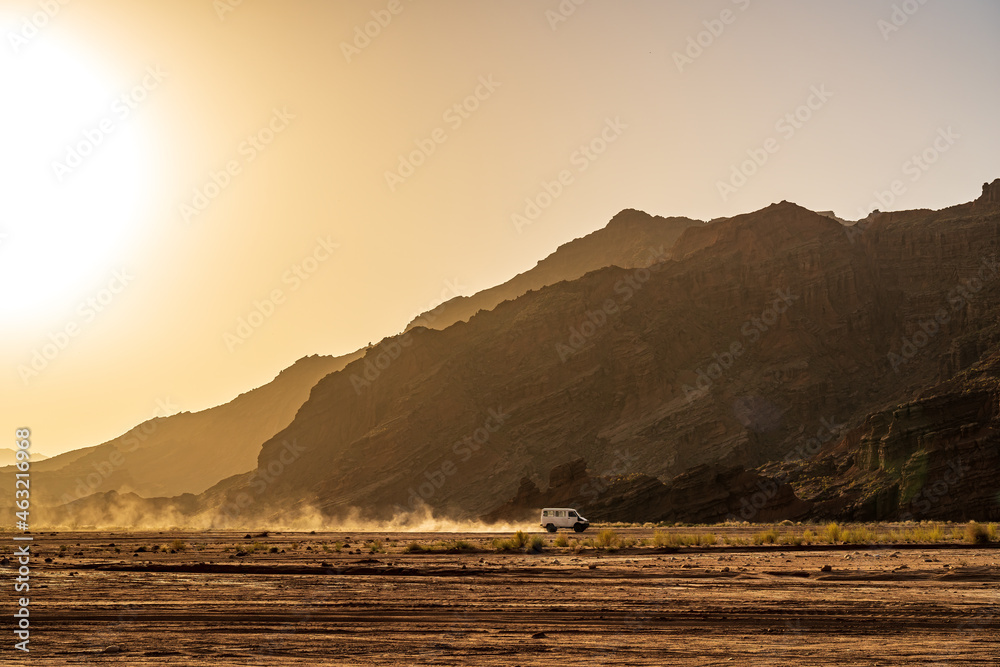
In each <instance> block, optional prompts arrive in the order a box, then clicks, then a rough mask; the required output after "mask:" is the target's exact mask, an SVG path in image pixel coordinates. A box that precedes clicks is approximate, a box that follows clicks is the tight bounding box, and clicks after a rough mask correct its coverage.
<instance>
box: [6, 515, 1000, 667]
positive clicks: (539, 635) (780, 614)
mask: <svg viewBox="0 0 1000 667" xmlns="http://www.w3.org/2000/svg"><path fill="white" fill-rule="evenodd" d="M620 532H622V533H625V534H629V535H634V536H638V537H649V536H650V535H651V531H644V530H641V529H632V530H624V531H620ZM497 536H502V537H508V536H509V533H505V534H503V535H488V534H482V533H477V534H455V533H448V534H385V533H382V534H359V533H350V534H347V533H320V534H302V533H280V534H279V533H271V534H269V535H267V536H266V537H263V536H258V537H251V538H250V539H246V538H245V537H244V534H243V533H239V534H236V533H207V534H206V533H172V532H165V533H155V532H154V533H55V534H51V533H44V534H37V533H36V535H35V540H36V541H35V542H34V543H33V544H34V546H33V554H32V555H33V560H32V563H31V568H32V573H31V592H30V595H31V605H30V608H31V611H32V615H31V620H32V630H33V632H32V636H31V642H30V646H31V653H30V655H29V654H22V653H19V652H15V651H13V650H12V647H13V640H12V639H11V638H10V634H9V632H8V633H6V634H7V639H5V640H4V646H3V648H2V655H3V656H4V657H3V660H2V662H3V663H4V664H19V663H23V664H32V665H77V664H127V665H162V664H177V665H200V664H211V665H293V664H294V665H503V666H504V667H513V666H516V665H549V666H551V665H883V666H887V665H937V666H943V665H990V666H995V665H998V664H1000V550H998V549H996V548H988V547H987V548H970V547H968V546H963V545H951V546H948V547H945V548H942V547H941V546H938V545H926V546H913V545H898V546H894V547H879V548H858V547H843V546H841V547H837V548H829V547H825V546H819V547H800V548H795V547H788V546H784V547H778V546H771V547H720V546H714V547H708V548H703V549H699V550H684V549H680V550H674V551H669V550H664V549H656V548H653V547H642V548H632V549H626V550H621V551H617V552H614V553H607V552H598V551H594V550H585V551H582V552H580V553H574V552H573V551H572V550H571V549H560V548H556V547H553V546H551V544H552V536H548V535H546V536H545V538H546V542H547V544H548V546H546V548H545V549H544V551H543V552H542V553H539V554H525V553H506V554H504V553H496V552H493V551H492V550H490V548H489V544H490V542H491V541H492V539H493V538H494V537H497ZM585 536H593V535H591V533H590V532H588V533H586V534H585ZM345 539H346V541H347V542H348V543H349V544H348V545H347V546H343V547H342V548H341V551H340V552H337V551H336V550H335V546H336V544H337V543H338V542H343V541H345ZM375 539H380V540H382V542H383V548H385V549H386V551H387V552H386V553H381V552H380V553H370V547H366V546H365V544H366V543H369V542H371V541H372V540H375ZM455 539H465V540H468V541H469V542H470V543H472V544H473V545H478V546H481V547H482V549H483V551H481V552H474V553H405V552H404V547H405V546H406V545H407V544H408V543H410V542H411V541H418V542H421V543H423V544H426V545H430V544H432V543H434V542H435V541H438V540H455ZM175 540H180V541H181V542H182V543H183V546H184V548H183V550H180V551H177V552H176V553H170V547H171V546H172V545H173V543H174V541H175ZM254 543H256V544H257V546H256V548H254V547H253V545H254ZM10 544H11V541H10V538H9V536H6V537H5V539H4V543H3V549H2V552H3V553H4V555H5V556H8V557H9V554H10V552H11V550H12V548H11V547H10ZM160 545H164V546H166V547H167V551H166V552H164V551H159V550H158V551H157V552H156V553H152V552H151V549H152V548H153V547H154V546H160ZM324 545H325V548H324ZM63 547H65V548H63ZM140 547H145V551H141V552H137V549H139V548H140ZM272 549H276V553H272V552H271V550H272ZM282 550H283V551H284V553H282ZM358 551H360V553H356V552H358ZM45 558H50V559H52V561H51V562H45ZM824 566H829V571H823V568H824ZM2 571H3V573H4V576H5V578H6V579H7V582H5V583H4V587H5V588H8V590H10V589H9V585H10V584H9V582H10V581H11V580H12V579H13V577H14V574H13V570H12V567H11V566H10V564H8V565H7V566H5V567H4V568H2ZM12 597H13V596H12V595H9V594H8V595H5V596H4V598H5V600H8V602H7V603H5V606H7V607H8V608H9V609H12V607H13V604H14V603H13V602H9V601H10V600H11V599H12ZM4 616H8V612H7V611H5V612H4ZM8 627H9V626H8ZM8 659H11V660H8Z"/></svg>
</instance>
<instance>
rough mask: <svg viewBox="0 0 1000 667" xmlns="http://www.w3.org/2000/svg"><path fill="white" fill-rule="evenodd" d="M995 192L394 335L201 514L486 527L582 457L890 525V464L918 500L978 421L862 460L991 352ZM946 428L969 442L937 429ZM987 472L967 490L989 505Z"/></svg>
mask: <svg viewBox="0 0 1000 667" xmlns="http://www.w3.org/2000/svg"><path fill="white" fill-rule="evenodd" d="M996 188H997V184H993V185H992V186H989V187H987V188H985V189H984V195H983V197H982V198H980V199H979V200H977V201H976V202H974V203H972V204H967V205H963V206H957V207H952V208H950V209H945V210H943V211H909V212H902V213H886V214H875V215H873V216H871V217H870V218H868V219H867V220H866V221H864V224H863V226H862V227H855V228H845V227H844V226H843V225H841V224H840V223H839V222H837V221H835V220H832V219H830V218H828V217H826V216H822V215H818V214H816V213H812V212H810V211H808V210H806V209H803V208H801V207H798V206H796V205H794V204H790V203H787V202H782V203H780V204H775V205H772V206H770V207H768V208H765V209H763V210H761V211H757V212H755V213H751V214H747V215H742V216H737V217H734V218H729V219H726V220H720V221H717V222H714V223H711V224H708V225H699V226H691V227H689V228H687V229H685V230H684V231H683V233H682V234H681V235H680V237H679V238H678V239H677V241H676V243H675V244H674V246H673V248H672V250H671V252H670V257H671V259H669V260H667V261H664V262H661V263H658V264H655V265H653V266H651V267H649V268H631V269H624V268H618V267H606V268H603V269H600V270H597V271H593V272H591V273H588V274H586V275H584V276H582V277H580V278H578V279H576V280H573V281H568V282H561V283H558V284H555V285H551V286H549V287H545V288H543V289H540V290H538V291H533V292H530V293H526V294H524V295H523V296H521V297H519V298H517V299H515V300H513V301H506V302H503V303H500V304H499V305H498V306H496V307H495V308H494V309H493V310H491V311H489V312H480V313H478V314H476V315H475V316H473V317H472V318H471V319H470V320H469V321H468V322H467V323H460V324H457V325H455V326H451V327H449V328H447V329H445V330H443V331H431V330H428V329H425V328H422V327H418V328H415V329H412V330H411V331H409V332H407V333H406V334H404V335H402V336H399V337H396V338H392V339H386V340H384V341H382V343H381V344H379V345H378V346H375V347H373V348H371V349H370V350H368V351H367V354H366V356H365V358H363V359H359V360H357V361H355V362H353V363H352V364H349V365H348V366H347V367H345V368H344V369H343V370H342V371H340V372H337V373H333V374H331V375H329V376H327V377H325V378H323V380H321V381H320V382H319V383H318V384H317V385H316V387H315V388H314V390H313V392H312V394H311V395H310V397H309V400H308V401H306V403H305V404H304V405H303V406H302V408H301V410H300V411H299V412H298V414H297V415H296V417H295V419H294V420H293V421H292V423H291V424H289V426H288V427H287V428H285V429H284V430H283V431H281V432H280V433H278V434H277V435H275V436H274V437H273V438H271V439H270V440H268V441H267V442H266V443H264V445H263V447H262V449H261V451H260V455H259V457H258V461H257V470H256V472H255V473H253V474H252V475H251V476H250V477H246V478H241V479H235V480H229V481H228V482H227V483H226V484H223V485H220V486H219V487H218V488H216V489H215V490H213V493H214V494H215V496H214V497H217V498H219V499H220V501H221V502H235V501H236V499H238V498H239V497H240V494H243V496H244V497H252V498H253V501H254V503H253V507H251V508H249V509H248V510H247V512H251V513H252V512H261V513H266V512H269V511H271V509H270V508H273V507H279V506H288V505H289V504H294V503H300V504H301V503H308V504H311V505H313V506H315V507H316V508H318V509H320V510H321V511H323V512H325V513H327V514H330V515H336V514H338V513H342V512H345V511H347V510H348V508H362V509H363V510H364V511H366V512H369V513H372V514H376V515H377V514H390V513H393V512H396V511H398V510H400V509H406V508H412V507H416V506H419V505H420V504H422V503H425V504H427V505H429V506H431V507H432V508H434V509H435V510H437V511H440V512H444V513H450V514H453V515H456V516H478V515H481V514H484V513H487V512H489V511H490V510H492V509H494V508H496V507H497V506H498V505H500V504H501V503H502V502H503V501H504V500H506V499H509V498H512V497H514V496H515V494H517V493H518V490H519V489H523V488H524V486H523V483H522V482H523V479H524V478H527V480H528V481H529V482H531V483H533V484H535V485H536V486H539V485H540V482H541V480H542V479H543V478H544V475H545V474H546V473H547V472H548V471H549V470H551V469H552V468H553V467H554V466H557V465H559V464H562V463H566V462H569V461H573V460H575V459H578V458H581V457H582V458H584V459H586V461H588V462H589V464H590V466H592V468H593V470H594V471H596V473H595V475H596V477H603V476H604V473H605V471H607V470H610V469H613V468H616V467H620V464H621V461H622V460H623V459H626V458H627V460H628V464H627V467H626V468H625V469H624V470H621V471H618V474H623V475H631V474H634V475H645V476H646V477H648V478H651V479H652V480H658V481H660V482H668V481H671V480H673V478H675V477H676V476H678V475H682V474H684V473H689V476H690V475H691V473H690V471H692V470H696V471H697V470H699V469H701V470H703V471H705V470H707V471H717V472H713V473H711V474H712V475H714V477H712V479H715V480H719V479H723V480H730V482H732V483H733V484H734V485H735V487H734V488H742V487H743V486H746V484H747V483H749V484H750V486H751V487H752V482H753V480H754V479H755V478H754V477H753V475H757V474H758V473H753V475H751V476H750V477H746V476H742V477H741V475H743V473H741V472H740V471H739V468H743V469H744V472H745V471H747V470H751V469H753V468H757V467H758V466H763V465H765V464H768V463H769V462H776V461H777V462H782V461H793V460H802V461H807V462H809V465H814V466H821V470H819V469H818V472H814V473H809V474H816V475H819V474H820V473H821V472H822V474H825V475H826V476H828V477H833V476H837V479H844V480H846V481H844V482H843V484H847V485H850V484H854V485H867V486H865V489H866V491H865V492H860V491H859V492H858V493H857V494H855V495H856V496H857V497H856V499H853V498H854V496H850V497H848V495H846V491H845V496H844V498H843V499H839V500H838V499H835V498H830V497H829V496H827V495H823V494H822V493H811V492H809V488H811V487H807V485H806V483H805V481H804V478H800V477H795V478H792V477H791V476H789V477H788V478H787V479H786V478H785V477H781V478H779V479H778V482H780V483H781V484H785V483H786V482H787V483H790V484H791V486H792V488H796V489H798V490H799V492H800V494H801V495H800V496H799V498H798V500H801V501H803V503H807V504H812V505H815V506H816V507H819V508H821V509H823V511H828V512H831V513H836V512H840V513H848V514H849V513H854V514H856V515H858V516H862V515H865V514H864V513H865V512H870V511H871V510H870V509H868V508H870V507H871V506H872V503H874V506H875V507H878V508H890V509H887V510H885V512H886V514H884V516H893V515H899V514H900V513H902V512H904V511H910V510H908V509H906V508H903V507H901V506H899V505H898V503H897V504H896V505H893V504H892V500H893V499H892V497H891V494H892V491H891V490H883V491H878V490H877V489H882V488H883V487H885V488H891V484H888V485H887V484H885V483H883V482H884V480H883V481H879V479H881V478H880V477H879V476H880V475H889V474H890V473H889V472H888V470H889V468H887V467H886V466H887V465H889V464H892V465H897V464H898V465H900V466H902V467H900V468H899V473H898V475H899V489H900V491H899V493H900V497H901V498H912V497H914V496H915V494H917V493H919V492H920V491H921V490H922V489H923V487H922V486H921V484H922V482H921V480H924V479H927V480H932V479H933V474H931V473H933V471H934V470H938V471H941V470H943V469H942V467H941V466H942V463H941V461H940V460H939V459H937V458H934V456H932V455H931V454H930V452H931V450H933V449H934V448H935V447H938V448H939V449H941V451H945V452H948V451H950V450H949V449H948V447H947V446H945V445H944V444H941V442H938V441H937V440H934V439H935V438H938V437H940V438H942V439H952V440H953V439H955V438H960V437H965V438H969V437H972V436H971V435H970V433H971V431H970V429H971V428H972V427H971V426H968V425H966V424H965V422H963V421H962V420H963V419H966V420H972V421H969V422H968V424H975V423H978V422H976V421H975V419H973V417H971V416H969V415H973V414H974V415H979V414H982V415H987V416H988V415H989V414H991V413H989V412H983V411H982V410H984V408H982V409H980V408H976V410H980V411H979V412H977V411H976V410H974V409H973V406H974V405H975V406H979V405H980V404H981V403H982V404H988V403H989V400H991V399H990V398H989V396H988V395H987V394H981V395H980V398H976V399H971V398H969V399H961V400H959V399H958V398H956V399H954V400H952V401H945V402H944V403H943V404H942V405H941V406H939V407H938V408H936V409H937V410H938V411H939V412H937V413H935V412H934V411H933V410H931V409H930V408H931V407H932V406H930V405H927V406H924V412H923V413H921V414H923V415H925V416H924V417H922V418H921V419H923V420H924V421H922V422H919V423H917V425H916V426H914V427H913V428H915V429H916V428H918V427H919V428H923V429H925V430H926V432H927V433H926V435H925V437H924V439H923V440H920V441H919V443H909V444H906V443H907V441H906V440H905V439H904V440H903V441H901V442H899V443H898V444H894V443H895V441H893V440H892V438H890V439H889V440H888V441H887V443H888V444H891V445H892V446H891V447H889V446H888V444H887V445H886V447H888V449H886V451H889V452H896V453H895V454H892V455H891V456H889V457H888V458H884V457H883V456H882V454H879V455H877V456H876V454H874V453H872V452H881V451H882V450H880V449H879V447H876V446H874V445H872V444H871V443H872V442H873V441H874V440H873V439H877V440H878V441H879V442H881V441H883V440H884V439H885V438H887V437H889V435H893V436H894V437H895V434H896V430H893V429H892V428H891V427H890V426H889V424H892V423H896V422H894V421H893V420H888V421H886V419H882V420H881V421H880V419H879V418H878V417H877V415H879V414H882V413H883V412H884V411H885V410H888V409H890V407H891V406H898V405H902V404H905V403H908V402H912V401H914V400H917V397H919V396H920V394H921V392H922V391H924V390H925V388H928V387H934V386H936V385H939V384H941V383H943V382H946V381H948V380H950V379H952V378H953V377H956V375H957V374H959V373H960V372H962V371H964V370H966V369H969V368H970V367H972V366H973V364H975V363H976V362H977V361H978V360H979V359H981V358H982V357H983V356H984V355H987V354H989V353H990V352H991V351H992V350H995V349H996V347H997V336H996V326H997V325H996V323H997V316H998V314H1000V313H998V310H1000V307H998V306H1000V301H998V298H997V296H998V290H997V285H998V283H1000V281H998V280H996V271H995V266H996V265H995V262H996V261H997V257H998V256H1000V252H998V245H1000V211H998V206H997V204H996V196H995V192H996ZM963 290H964V293H963ZM935 323H936V324H935ZM935 327H936V328H935ZM956 381H960V380H956ZM963 391H964V390H963ZM968 401H972V403H968ZM977 401H978V402H977ZM983 402H985V403H983ZM993 404H994V405H995V401H994V403H993ZM928 410H930V411H928ZM949 411H955V415H956V416H955V417H954V419H955V420H958V421H959V422H962V423H955V424H951V425H950V426H948V425H947V424H948V423H949V419H952V418H951V417H949V418H946V417H945V416H944V415H945V414H950V413H949ZM914 414H916V413H914ZM873 415H876V416H873ZM927 415H931V416H927ZM963 415H964V416H963ZM983 418H985V417H983ZM894 419H895V418H894ZM869 422H870V426H867V427H866V426H864V425H865V424H869ZM938 424H940V425H942V430H941V433H939V434H937V435H935V433H936V425H938ZM859 428H861V429H865V428H868V429H869V431H864V430H862V432H868V433H869V434H868V435H867V436H865V437H864V438H862V437H861V436H859V435H856V434H857V433H859V432H858V429H859ZM897 430H898V427H897ZM845 434H847V435H845ZM852 434H854V435H852ZM960 434H965V435H960ZM987 435H988V434H986V433H983V434H980V435H978V436H976V437H977V438H979V439H978V440H976V442H978V443H979V444H978V445H976V446H977V447H980V448H981V449H982V450H983V451H984V452H985V453H984V454H983V459H982V460H983V461H988V460H991V459H990V458H989V457H990V456H993V455H995V450H996V442H995V441H994V440H990V438H989V437H987ZM852 438H853V439H852ZM929 440H933V441H934V442H935V443H937V444H935V445H934V446H931V445H928V441H929ZM949 441H950V440H949ZM942 442H943V440H942ZM865 443H867V444H865ZM918 444H919V447H918ZM835 446H836V447H840V448H841V449H843V450H844V451H843V454H842V455H841V456H842V457H843V456H846V457H855V458H853V459H850V460H851V461H853V463H851V464H850V466H847V464H846V463H845V461H847V460H848V459H836V458H834V459H831V460H829V461H827V460H826V459H825V458H823V457H825V456H830V455H828V454H826V453H825V452H826V450H827V449H829V448H831V447H835ZM866 448H867V449H866ZM921 448H923V449H921ZM897 450H898V451H897ZM911 450H912V451H911ZM925 450H926V451H927V452H928V454H927V456H926V458H920V457H923V456H924V454H920V452H921V451H925ZM935 451H936V450H935ZM865 452H867V453H865ZM991 452H992V453H991ZM626 454H627V456H626ZM915 455H919V456H918V458H916V459H914V458H913V457H914V456H915ZM822 466H825V467H822ZM921 466H923V468H921ZM699 467H703V468H699ZM807 469H808V466H803V467H802V470H803V471H806V470H807ZM921 470H923V471H930V472H928V473H927V474H924V472H920V471H921ZM727 471H728V472H727ZM995 471H996V468H995V467H993V468H991V469H990V470H989V471H986V472H985V473H984V476H983V477H981V478H980V477H976V478H975V479H973V477H972V476H970V475H967V476H966V477H964V478H963V479H965V480H968V481H970V483H974V484H975V485H976V486H977V487H978V486H983V487H984V488H985V487H986V486H988V485H989V484H990V483H991V481H992V487H991V488H996V486H997V485H996V481H997V478H996V475H997V473H996V472H995ZM806 474H807V473H806V472H803V473H802V475H806ZM892 474H896V473H892ZM942 474H943V473H942ZM921 475H923V476H921ZM928 475H929V476H928ZM890 476H891V475H890ZM694 478H695V479H697V478H698V475H697V474H695V475H694ZM741 480H742V481H741ZM872 480H874V481H872ZM681 481H682V482H685V480H684V479H682V480H681ZM727 483H729V482H727ZM685 484H687V486H686V487H684V486H681V487H678V486H677V485H676V484H673V485H672V486H671V489H672V493H673V495H668V497H670V498H673V500H670V501H669V502H668V505H669V504H670V503H684V502H686V503H694V502H696V501H697V493H696V492H695V491H694V490H693V489H694V488H696V486H697V485H696V483H695V487H692V486H691V485H690V484H691V483H690V482H685ZM880 484H881V486H879V485H880ZM876 487H877V488H876ZM684 488H686V489H687V491H683V489H684ZM782 488H784V487H782ZM851 488H853V487H851ZM951 488H952V493H953V495H954V498H955V499H956V500H955V501H954V504H953V505H951V506H950V509H938V510H937V511H938V512H949V511H952V510H953V509H954V508H956V507H958V506H959V505H961V504H962V503H963V502H964V501H963V499H964V498H966V497H969V498H971V497H972V496H973V495H975V494H973V492H971V491H969V492H966V491H964V490H961V489H960V488H958V487H957V486H955V485H952V487H951ZM682 491H683V493H682ZM747 491H748V492H749V488H748V489H747ZM869 491H871V493H869ZM876 491H877V493H876ZM783 493H784V492H783ZM872 493H876V495H878V494H879V493H881V494H882V495H881V496H879V499H878V500H872V499H871V498H872ZM976 493H979V492H976ZM969 494H971V495H969ZM979 496H982V498H981V499H980V500H976V501H975V502H976V503H980V505H979V506H978V509H977V510H976V511H977V512H982V513H986V514H990V513H995V512H996V508H997V505H996V502H995V499H993V500H991V499H990V498H988V497H987V496H988V494H984V493H980V494H979ZM979 496H976V497H977V498H978V497H979ZM730 500H733V501H735V500H736V499H735V498H733V499H730ZM786 500H788V503H787V504H788V506H790V507H791V506H794V507H795V508H796V509H795V511H796V512H800V511H801V510H802V508H803V507H804V506H806V505H805V504H802V503H799V504H796V503H794V502H792V499H790V498H786ZM835 500H836V501H837V502H840V504H839V505H838V504H837V502H833V501H835ZM886 503H888V504H886ZM722 505H725V506H726V508H727V509H726V510H725V511H730V509H731V508H729V500H727V501H726V502H725V503H722ZM911 505H912V503H911ZM737 506H739V503H737ZM720 507H721V505H720ZM936 507H938V508H944V507H945V506H944V505H940V504H939V505H937V506H936ZM970 507H972V506H971V505H970ZM671 511H673V512H674V513H675V514H677V515H680V514H682V513H683V511H682V510H677V509H676V508H673V509H672V510H671ZM880 511H881V510H877V512H880ZM970 511H971V509H970ZM923 514H927V512H924V513H923ZM923 514H919V513H914V516H918V515H923ZM990 515H991V516H992V514H990Z"/></svg>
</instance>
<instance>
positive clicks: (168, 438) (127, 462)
mask: <svg viewBox="0 0 1000 667" xmlns="http://www.w3.org/2000/svg"><path fill="white" fill-rule="evenodd" d="M353 356H357V353H356V354H355V355H350V356H347V357H322V356H312V357H305V358H303V359H300V360H299V361H297V362H295V364H293V365H292V366H290V367H289V368H286V369H285V370H284V371H282V372H281V373H280V374H279V375H278V376H277V377H276V378H275V379H274V380H272V381H271V382H269V383H268V384H266V385H264V386H262V387H258V388H257V389H254V390H252V391H248V392H246V393H245V394H242V395H240V396H238V397H237V398H235V399H233V400H232V401H230V402H229V403H226V404H224V405H220V406H217V407H214V408H211V409H209V410H203V411H201V412H195V413H190V412H183V413H180V414H176V415H171V416H169V417H158V418H156V419H151V420H149V421H147V422H144V423H142V424H140V425H138V426H136V427H135V428H133V429H132V430H131V431H129V432H128V433H125V434H124V435H122V436H120V437H118V438H115V439H114V440H110V441H108V442H106V443H104V444H102V445H98V446H96V447H88V448H85V449H80V450H74V451H72V452H68V453H66V454H62V455H59V456H54V457H52V458H50V459H46V460H45V461H42V462H33V463H32V471H31V472H32V479H33V481H34V482H35V484H34V485H33V488H32V500H33V501H35V502H37V503H42V504H55V503H59V504H64V503H68V502H72V501H75V500H77V499H79V498H83V497H85V496H88V495H90V494H92V493H99V492H105V491H112V490H114V491H121V492H123V493H126V492H132V493H135V494H138V495H139V496H143V497H150V496H174V495H180V494H183V493H194V494H197V493H201V492H202V491H204V490H205V489H207V488H208V487H210V486H212V485H213V484H215V483H216V482H218V481H219V480H220V479H223V478H226V477H229V476H232V475H236V474H239V473H245V472H247V471H250V470H252V469H253V468H254V467H255V465H256V460H257V454H258V452H259V451H260V445H261V443H262V442H264V441H265V440H267V439H268V438H270V437H271V436H273V435H274V434H275V433H277V432H278V431H280V430H281V429H282V428H284V427H286V426H288V424H289V423H290V422H291V421H292V418H293V417H294V416H295V413H296V411H297V410H298V409H299V407H300V406H301V405H302V404H303V403H304V402H305V400H306V398H307V397H308V396H309V391H310V389H312V387H313V385H314V384H316V382H317V381H318V380H319V379H320V378H321V377H323V376H324V375H327V374H328V373H331V372H333V371H336V370H339V369H341V368H343V367H344V366H345V365H346V364H347V362H349V361H351V359H352V357H353ZM14 472H15V471H14V469H13V468H6V469H4V470H2V471H0V480H5V479H6V480H9V481H10V487H11V488H13V485H14V482H13V475H14ZM0 483H6V482H5V481H0Z"/></svg>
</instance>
